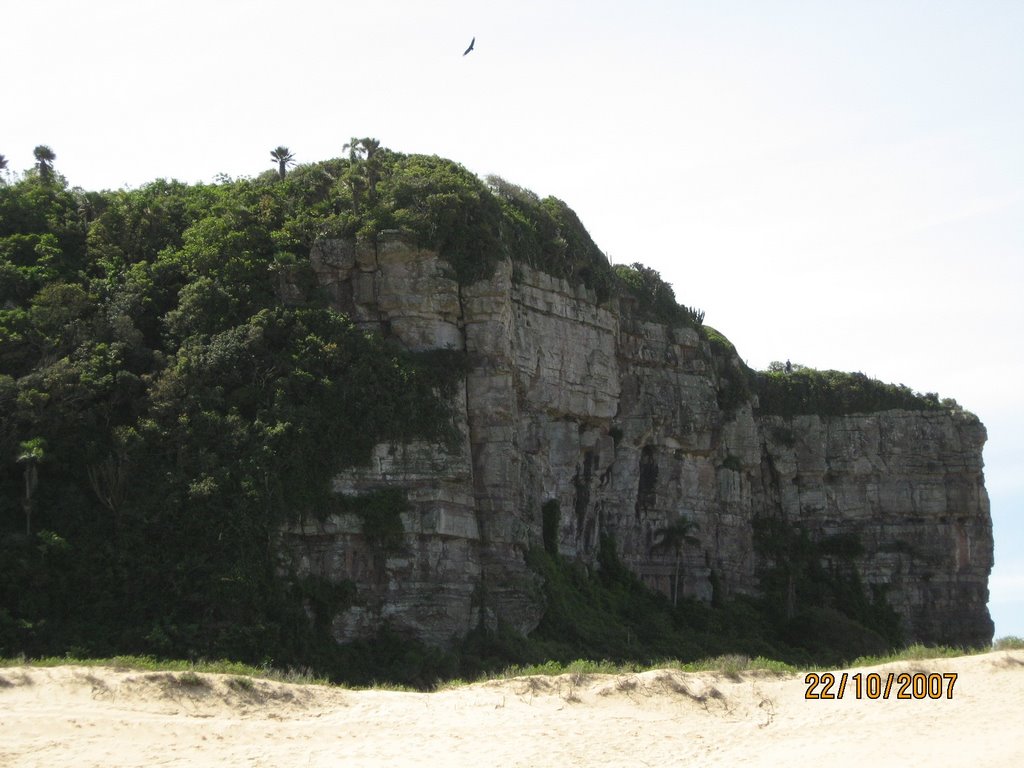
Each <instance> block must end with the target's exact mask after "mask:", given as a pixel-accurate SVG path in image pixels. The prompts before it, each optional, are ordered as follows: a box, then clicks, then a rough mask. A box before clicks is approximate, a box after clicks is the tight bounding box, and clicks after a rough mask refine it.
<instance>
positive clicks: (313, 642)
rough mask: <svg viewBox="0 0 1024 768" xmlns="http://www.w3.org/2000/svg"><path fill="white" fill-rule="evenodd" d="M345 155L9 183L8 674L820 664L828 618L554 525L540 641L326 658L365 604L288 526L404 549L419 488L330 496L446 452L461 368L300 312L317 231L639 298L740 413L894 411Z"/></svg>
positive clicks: (558, 238)
mask: <svg viewBox="0 0 1024 768" xmlns="http://www.w3.org/2000/svg"><path fill="white" fill-rule="evenodd" d="M349 148H350V150H351V151H350V153H349V156H348V157H347V158H341V159H333V160H328V161H325V162H320V163H313V164H309V165H302V166H298V167H295V168H291V166H292V165H293V164H294V159H293V155H292V154H291V153H290V152H289V151H288V149H287V148H286V147H278V148H277V149H275V150H274V151H273V152H272V153H271V154H272V158H273V160H274V162H275V164H276V165H277V168H276V169H275V170H272V171H268V172H267V173H265V174H263V175H261V176H259V177H258V178H255V179H239V180H231V179H223V180H221V181H220V182H219V183H217V184H198V185H187V184H182V183H178V182H175V181H164V180H160V181H155V182H153V183H151V184H148V185H146V186H144V187H142V188H139V189H134V190H118V191H106V192H88V191H83V190H81V189H77V188H69V186H68V184H67V182H66V181H65V180H64V179H63V178H62V177H61V176H60V174H59V173H58V172H57V171H56V170H55V168H54V160H55V155H54V154H53V152H52V150H49V148H46V147H40V148H37V153H36V156H37V167H36V169H35V170H34V171H30V172H28V173H26V174H25V175H24V176H23V177H22V178H20V179H17V180H15V181H12V182H10V183H5V182H4V181H3V179H0V656H2V655H10V654H14V653H27V654H30V655H45V654H62V653H65V652H71V653H76V654H80V655H112V654H117V653H147V654H155V655H160V656H168V657H187V658H197V657H203V656H205V657H208V658H213V657H226V658H232V659H237V660H240V661H246V662H250V663H261V662H264V661H267V660H273V661H274V662H276V663H278V664H285V665H286V664H294V665H301V666H307V667H313V668H315V669H318V670H320V671H322V672H323V673H325V674H328V675H330V676H332V677H334V678H336V679H337V678H345V679H348V680H351V681H355V682H369V681H370V680H371V679H392V680H401V681H405V682H413V683H417V684H429V683H431V682H433V680H434V679H435V678H436V677H444V676H454V675H458V674H463V675H466V674H474V673H476V672H479V671H484V670H488V669H495V668H498V667H500V666H502V665H504V664H507V663H509V662H520V663H527V662H538V661H543V660H545V659H547V658H555V659H560V660H563V661H568V660H570V659H571V658H574V657H577V656H581V655H602V656H607V657H608V658H614V659H622V660H626V659H629V658H634V659H648V660H653V659H654V658H658V657H662V656H686V655H691V656H692V655H699V654H705V653H718V652H725V651H736V650H746V651H749V652H750V653H752V654H758V653H761V654H773V655H775V656H778V657H782V658H793V659H800V658H803V657H804V656H806V655H807V654H809V653H811V651H814V650H820V649H807V648H802V647H801V646H800V645H799V643H798V642H795V641H793V640H792V635H791V634H789V635H787V631H788V630H787V627H789V628H790V629H791V622H792V621H795V620H798V619H799V618H800V617H803V619H802V620H809V619H807V616H808V614H806V613H801V614H800V616H799V617H798V616H786V617H784V618H785V621H783V622H782V623H780V621H779V620H778V617H777V614H778V611H775V613H772V607H771V605H770V604H769V603H765V604H754V603H748V602H739V603H735V604H730V605H719V606H717V607H716V608H709V607H706V606H702V605H700V604H697V603H693V602H690V601H682V602H681V603H680V604H679V605H678V606H674V605H670V604H668V603H667V602H666V601H665V600H664V599H663V598H661V597H659V596H657V595H655V594H653V593H651V592H650V591H648V590H646V589H644V588H643V587H642V586H641V585H640V584H639V583H638V582H636V580H635V579H633V578H632V577H631V576H630V575H629V574H628V572H627V571H626V570H625V569H624V568H622V567H621V566H620V565H618V564H617V562H616V561H615V559H614V550H613V549H611V548H610V547H609V546H608V545H607V543H606V546H605V549H604V551H603V554H602V567H601V568H600V569H599V570H597V571H594V572H590V571H587V570H586V569H583V568H582V567H579V566H577V565H574V564H571V563H566V562H564V561H562V560H561V559H560V558H559V557H558V556H557V554H556V552H555V549H556V548H555V547H554V546H553V545H551V541H550V539H551V532H550V531H549V530H547V529H546V530H545V543H546V544H548V547H547V551H545V550H544V549H539V550H537V551H534V552H533V553H531V555H530V564H531V566H532V567H533V568H534V569H535V570H536V571H537V572H538V573H540V574H541V575H542V576H543V577H544V578H543V581H544V585H545V586H544V590H545V599H546V600H547V604H548V611H547V613H546V614H545V618H544V621H543V622H542V624H541V626H540V627H539V628H538V630H537V631H536V632H535V633H534V634H533V635H532V636H531V638H530V639H525V638H521V637H515V636H514V635H511V634H508V633H506V632H504V631H499V632H498V633H497V634H493V633H489V632H485V631H483V630H481V631H480V632H478V633H474V634H472V635H471V636H470V637H468V638H467V639H466V641H465V643H464V644H463V645H462V647H461V648H459V649H456V651H454V652H451V653H442V652H440V651H437V650H431V649H425V648H421V647H418V646H416V645H415V644H410V643H409V642H408V641H407V640H406V639H404V638H397V637H392V636H390V635H388V634H387V633H385V634H383V635H382V636H381V637H379V638H377V639H376V640H375V642H373V643H355V644H352V645H351V646H347V647H344V648H339V647H337V646H336V645H335V644H333V643H332V642H331V641H330V640H329V637H328V634H327V628H326V618H325V617H329V616H330V615H331V614H332V611H334V610H335V609H336V608H337V606H339V605H341V604H343V603H345V601H347V600H350V599H351V598H352V595H351V594H350V593H349V591H348V590H347V589H346V588H345V587H344V585H343V586H341V587H336V588H335V587H329V585H325V584H323V583H320V582H317V581H316V580H313V579H308V578H305V579H301V578H298V577H296V575H295V574H294V573H290V572H289V571H288V567H287V564H286V563H282V562H281V561H280V560H279V557H278V553H277V550H276V548H275V546H274V542H275V537H276V535H277V532H278V531H279V529H280V527H281V526H282V525H283V524H284V523H286V522H289V521H295V520H299V519H302V518H306V517H311V516H313V517H315V516H321V515H324V514H326V513H328V512H329V511H332V510H336V509H337V507H338V505H339V504H347V505H349V507H346V510H345V511H349V512H352V513H354V514H356V515H358V516H359V517H360V518H361V519H362V521H363V525H364V530H365V533H366V535H367V537H368V539H369V540H371V541H372V542H374V544H375V546H379V547H380V548H382V549H384V550H386V549H388V548H389V547H391V546H393V545H394V543H395V542H396V541H400V539H401V536H402V531H401V520H400V517H399V513H400V512H401V510H402V509H403V508H404V505H405V503H406V502H405V499H404V497H402V495H401V494H396V493H391V492H381V493H377V494H371V495H368V496H366V497H362V498H359V499H353V500H346V501H339V500H338V499H337V498H335V497H332V495H331V494H330V493H329V488H330V478H331V476H332V475H333V474H334V473H335V472H336V471H337V470H338V469H339V468H341V467H344V466H352V465H357V464H359V463H361V462H364V461H366V460H367V458H368V455H369V451H370V448H371V447H372V446H373V445H374V444H376V443H378V442H380V441H383V440H389V439H391V440H395V441H403V440H408V439H410V438H413V437H428V438H431V439H445V438H447V437H450V436H451V429H452V424H451V418H450V413H449V411H448V407H449V406H448V404H449V401H450V397H451V394H452V392H453V389H452V387H453V384H454V380H455V377H456V376H457V374H458V373H459V371H460V366H461V365H462V364H463V361H461V360H459V359H456V358H458V357H459V355H460V353H457V352H455V353H451V352H449V353H440V352H439V353H433V354H419V355H413V354H410V353H408V352H405V351H403V350H402V349H401V348H399V347H398V346H396V345H395V344H393V343H392V342H391V341H390V340H389V339H387V338H381V337H380V336H377V335H367V334H364V333H362V332H360V331H359V330H357V329H356V328H355V327H354V326H353V325H352V324H351V323H350V322H349V321H348V319H347V318H346V317H344V316H343V315H340V314H338V313H336V312H334V311H332V310H331V309H329V308H328V306H327V305H326V303H325V301H324V300H323V299H322V298H321V297H320V296H318V294H317V292H316V290H310V291H308V292H307V294H306V297H305V300H304V302H303V303H301V304H298V305H296V304H294V303H292V304H288V305H284V304H283V303H282V302H281V301H280V300H279V296H278V291H277V289H278V285H279V277H280V275H281V273H282V271H284V272H288V274H290V275H293V274H294V271H295V270H296V269H298V270H299V271H301V267H302V265H303V264H304V263H305V262H306V259H307V258H308V254H309V251H310V248H311V246H312V244H313V243H314V242H315V241H316V240H317V239H318V238H323V237H346V238H366V239H372V238H374V237H376V236H377V234H378V233H379V232H380V231H382V230H387V229H397V230H400V231H402V232H404V233H405V234H406V236H408V237H410V238H412V239H413V240H414V241H416V242H417V243H419V244H421V245H423V246H426V247H430V248H434V249H437V250H438V251H439V252H440V253H441V255H443V256H444V257H445V258H446V259H447V260H448V261H449V262H450V263H451V264H452V266H453V269H454V271H455V275H456V277H457V278H458V280H459V281H461V282H463V283H465V282H471V281H474V280H477V279H480V278H483V277H486V276H488V275H489V274H491V272H492V270H493V269H494V267H495V265H496V264H497V263H498V262H499V260H501V259H504V258H511V259H512V260H513V261H514V263H516V264H525V265H528V266H531V267H534V268H537V269H541V270H544V271H546V272H548V273H551V274H554V275H557V276H561V277H564V278H566V279H567V280H570V281H571V282H573V283H574V284H583V285H585V286H587V287H588V288H589V289H591V290H592V291H594V292H595V294H596V296H597V297H598V300H599V301H605V300H608V299H610V298H612V297H619V298H622V299H624V300H626V301H627V302H629V303H631V304H632V306H634V307H635V308H636V311H637V313H638V314H639V316H640V317H643V318H646V319H651V320H659V321H663V322H669V323H673V324H677V325H684V326H688V327H694V328H698V329H701V332H702V333H704V335H705V338H707V339H708V340H709V342H710V344H711V348H712V349H713V350H714V358H715V362H716V370H717V371H718V373H719V376H720V379H721V381H722V382H723V383H722V391H721V392H720V400H721V401H722V404H723V407H724V408H726V409H727V410H728V408H730V407H732V408H735V407H737V405H738V404H739V403H740V402H743V401H747V400H749V397H750V395H751V393H752V392H753V391H754V388H755V386H756V390H757V393H758V395H759V397H760V398H761V407H762V410H763V411H764V412H768V413H788V412H804V411H802V410H800V409H802V408H811V409H812V410H813V409H817V412H830V411H829V408H832V405H830V403H831V402H832V400H830V399H829V398H834V397H835V396H836V395H835V392H837V391H838V392H842V393H844V394H842V402H843V403H844V405H843V406H842V407H843V408H846V407H855V408H858V407H861V404H862V403H864V402H869V403H870V404H873V406H874V407H877V406H878V405H879V403H880V402H882V401H881V400H879V399H878V396H877V391H876V389H877V388H876V389H872V388H871V387H868V386H866V385H864V386H861V384H860V382H859V379H854V381H855V382H857V383H858V389H857V392H861V391H862V390H863V391H866V392H868V395H869V400H868V401H866V400H864V397H860V399H857V397H854V396H853V395H850V396H847V395H846V394H845V392H846V388H845V387H846V385H845V384H844V381H845V380H839V379H836V378H835V377H831V373H830V372H827V377H826V378H825V379H821V378H820V376H821V375H820V374H817V373H816V372H813V373H812V372H806V371H799V372H796V373H785V372H781V373H779V372H775V373H769V374H765V375H763V376H760V377H758V378H757V379H756V380H755V379H754V377H753V375H752V374H751V373H750V372H749V371H748V369H746V368H745V366H743V365H742V363H740V362H738V358H737V357H736V356H735V351H734V350H732V348H731V345H730V344H729V343H728V342H727V341H726V340H724V337H721V336H720V334H717V332H715V331H713V329H707V328H702V324H703V313H701V312H700V311H699V310H696V309H692V308H688V307H685V306H681V305H679V304H677V303H676V301H675V295H674V293H673V291H672V288H671V287H670V286H669V285H668V284H667V283H665V282H664V281H663V280H662V279H661V277H660V275H658V273H657V272H655V271H654V270H651V269H649V268H647V267H644V266H643V265H640V264H634V265H632V266H624V265H619V266H616V267H613V266H612V265H610V264H609V262H608V260H607V259H606V258H605V257H604V255H603V254H602V253H601V252H600V250H599V249H598V248H597V246H596V245H595V244H594V243H593V241H592V240H591V238H590V236H589V235H588V234H587V232H586V230H585V229H584V228H583V226H582V224H581V223H580V222H579V220H578V218H577V217H576V215H575V214H574V213H573V212H572V211H571V210H570V209H569V208H568V207H567V206H566V205H565V203H563V202H562V201H560V200H557V199H555V198H550V197H549V198H545V199H540V198H538V197H537V196H536V195H534V194H533V193H531V192H529V191H527V190H524V189H522V188H519V187H516V186H514V185H512V184H509V183H508V182H505V181H504V180H502V179H498V178H495V177H492V178H490V179H488V180H487V182H486V183H483V182H481V181H480V180H478V179H477V178H476V177H475V176H473V175H472V174H470V173H468V172H467V171H466V170H465V169H464V168H462V167H461V166H459V165H457V164H455V163H452V162H450V161H447V160H443V159H440V158H437V157H427V156H419V155H402V154H399V153H395V152H392V151H390V150H387V149H385V148H382V147H380V145H379V143H378V142H376V141H374V140H371V139H362V140H355V139H354V140H353V141H352V143H351V144H350V146H349ZM43 150H45V151H43ZM816 377H817V378H816ZM828 377H831V378H828ZM830 387H831V390H830V389H829V388H830ZM897 394H902V393H901V392H899V393H897ZM870 398H873V399H870ZM884 402H890V401H884ZM901 402H902V401H901ZM915 402H916V401H915ZM929 402H930V401H929ZM886 407H891V406H886ZM901 407H907V406H901ZM549 517H550V515H549ZM548 527H550V526H548ZM807 573H808V574H810V575H811V576H815V575H816V574H814V573H811V571H807ZM768 576H769V577H770V578H774V577H772V576H771V574H769V575H768ZM780 578H781V577H780ZM772 583H774V582H772ZM844 585H845V586H844ZM847 587H849V589H847ZM856 587H857V585H856V584H848V583H847V582H846V581H842V580H840V581H837V582H835V584H834V585H833V586H832V587H829V588H828V589H829V590H831V591H829V592H828V593H827V594H826V593H822V594H812V593H811V592H810V591H808V592H807V595H806V597H807V600H806V605H807V606H808V607H814V606H819V605H822V606H823V605H832V604H837V603H838V604H840V605H841V606H846V612H847V614H848V615H849V616H853V617H855V618H856V620H857V621H858V622H862V623H864V624H866V625H872V623H874V624H878V622H879V621H881V622H882V624H883V625H884V624H885V622H886V621H888V618H887V617H886V616H883V615H876V614H875V613H872V612H871V611H872V610H874V609H873V608H872V605H875V603H873V602H870V601H869V602H864V600H863V599H862V598H860V597H857V594H856V589H855V588H856ZM801 589H803V588H801ZM808 589H809V588H808ZM805 591H806V590H805ZM826 591H827V590H826ZM844 600H845V602H843V601H844ZM303 603H305V604H306V605H307V606H309V607H310V609H311V612H312V614H313V618H312V620H310V619H309V618H308V617H307V615H306V613H305V612H304V611H303V610H302V609H301V608H300V606H301V605H302V604H303ZM776 607H777V606H776ZM773 617H775V618H773ZM844 621H846V619H844ZM849 621H853V619H849ZM787 622H789V623H787ZM842 626H844V627H845V626H846V624H843V625H842ZM855 626H856V627H861V624H860V623H858V624H856V625H855ZM884 628H885V627H884V626H883V627H882V629H883V630H884ZM861 629H863V627H861ZM857 632H860V630H857ZM857 632H854V633H853V634H852V635H851V636H854V637H861V638H863V637H865V635H863V633H861V634H857ZM882 634H883V635H884V634H885V633H884V631H883V632H882ZM878 636H879V635H878V634H871V633H869V635H868V637H869V640H870V639H872V638H877V637H878ZM865 642H867V641H865ZM867 644H868V645H870V642H867ZM862 645H863V643H862ZM819 657H820V654H819Z"/></svg>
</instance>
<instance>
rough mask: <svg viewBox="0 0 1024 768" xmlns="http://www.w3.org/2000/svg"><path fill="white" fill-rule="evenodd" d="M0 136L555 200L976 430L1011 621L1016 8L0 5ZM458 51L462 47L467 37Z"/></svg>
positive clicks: (1021, 33) (1022, 590) (114, 1)
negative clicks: (393, 172) (393, 168)
mask: <svg viewBox="0 0 1024 768" xmlns="http://www.w3.org/2000/svg"><path fill="white" fill-rule="evenodd" d="M2 16H3V30H4V33H3V35H2V38H0V73H2V75H0V77H2V79H3V88H2V93H3V100H2V102H0V153H2V154H4V155H5V156H6V157H7V158H8V160H9V163H10V168H11V169H12V170H23V169H25V168H28V167H30V166H31V164H32V149H33V147H35V146H36V145H37V144H48V145H50V146H51V147H52V148H53V150H54V151H55V152H56V154H57V160H56V167H57V169H58V170H59V171H60V172H61V173H63V174H64V175H65V176H66V177H67V178H68V180H69V181H70V183H71V184H72V185H76V186H82V187H85V188H87V189H103V188H116V187H122V186H140V185H142V184H144V183H146V182H148V181H151V180H152V179H154V178H158V177H168V178H170V177H173V178H179V179H181V180H184V181H212V180H213V179H214V177H215V176H216V175H217V174H218V173H227V174H230V175H232V176H247V175H256V174H258V173H260V172H262V171H264V170H267V169H269V168H271V167H272V165H271V161H270V156H269V151H270V150H271V149H272V148H273V147H276V146H277V145H279V144H284V145H286V146H288V147H290V148H291V150H292V151H293V152H294V153H295V155H296V158H297V159H298V160H299V161H300V162H303V161H315V160H321V159H325V158H328V157H335V156H340V155H341V154H342V145H344V144H345V142H347V141H348V140H349V138H350V137H352V136H374V137H376V138H378V139H380V140H381V141H382V143H383V144H384V145H385V146H388V147H390V148H392V149H395V150H398V151H401V152H424V153H428V154H438V155H442V156H445V157H450V158H452V159H454V160H457V161H458V162H460V163H462V164H463V165H465V166H466V167H467V168H469V169H470V170H472V171H474V172H476V173H478V174H480V175H481V176H483V175H486V174H489V173H496V174H499V175H501V176H503V177H505V178H506V179H508V180H509V181H511V182H513V183H516V184H519V185H521V186H525V187H528V188H530V189H532V190H534V191H535V192H537V193H538V194H540V195H542V196H543V195H548V194H551V195H555V196H556V197H559V198H561V199H563V200H565V201H566V202H567V203H568V204H569V205H570V206H571V207H573V208H574V209H575V210H576V212H577V213H578V214H579V215H580V218H581V219H582V220H583V223H584V225H585V226H586V227H587V228H588V229H589V231H590V233H591V235H593V237H594V239H595V241H596V242H597V244H598V245H599V246H600V247H601V248H602V249H604V250H605V251H606V252H607V253H608V254H609V255H610V256H611V257H612V259H613V260H615V261H616V262H633V261H642V262H644V263H645V264H647V265H649V266H652V267H654V268H655V269H658V270H659V271H660V272H661V273H662V275H663V276H664V277H665V278H666V279H668V280H669V281H670V282H671V283H672V284H673V285H674V287H675V289H676V295H677V297H678V298H679V300H680V301H682V302H684V303H687V304H690V305H693V306H697V307H699V308H701V309H703V310H705V311H706V313H707V317H706V322H707V323H708V324H710V325H713V326H715V327H716V328H718V329H719V330H720V331H722V332H723V333H725V334H726V335H727V336H728V337H729V338H730V339H731V340H732V341H733V342H734V343H735V344H736V346H737V348H738V350H739V352H740V354H741V355H742V356H743V357H744V358H746V360H747V362H748V363H749V364H750V365H752V366H753V367H755V368H763V367H765V366H766V365H767V364H768V363H769V362H770V361H772V360H776V359H779V360H785V359H787V358H788V359H791V360H793V361H794V362H801V363H804V364H807V365H812V366H814V367H817V368H838V369H842V370H860V371H863V372H864V373H867V374H869V375H872V376H875V377H877V378H880V379H883V380H886V381H892V382H896V383H905V384H907V385H909V386H911V387H913V388H914V389H918V390H921V391H938V392H939V393H940V394H941V395H943V396H946V397H954V398H956V399H957V400H958V401H959V402H960V403H961V404H963V405H964V406H966V407H967V408H969V409H970V410H972V411H974V412H975V413H977V414H978V415H979V416H980V417H981V418H982V420H983V421H984V422H985V424H986V425H987V427H988V430H989V443H988V446H987V447H986V451H985V459H986V478H987V486H988V489H989V494H990V497H991V500H992V512H993V519H994V524H995V535H996V568H995V571H994V572H993V577H992V582H991V588H992V603H991V609H992V612H993V616H994V618H995V621H996V635H997V636H1003V635H1007V634H1015V635H1021V636H1024V516H1022V512H1024V472H1022V471H1021V470H1022V468H1024V405H1022V401H1021V397H1020V394H1019V393H1020V392H1021V389H1022V384H1024V354H1022V352H1024V342H1022V331H1024V302H1021V300H1020V299H1019V296H1018V294H1019V293H1020V292H1021V290H1022V288H1024V44H1022V41H1024V2H1019V1H1018V0H1003V1H1001V2H1000V1H999V0H948V1H943V0H905V1H901V0H857V2H850V1H849V0H834V1H832V2H830V1H829V0H816V1H815V2H797V1H796V0H794V1H792V2H785V1H784V0H777V1H775V0H748V1H746V2H741V1H738V0H736V1H732V2H730V1H729V0H714V1H712V0H702V1H699V2H698V0H665V1H664V2H658V1H657V0H629V2H626V0H620V1H619V2H606V1H604V0H588V1H587V2H583V1H582V0H581V1H580V2H574V1H566V2H559V1H558V0H540V1H538V0H516V2H490V3H485V2H482V1H480V0H477V1H476V2H456V1H449V0H432V1H431V2H426V1H425V0H376V2H359V3H355V2H347V1H346V0H335V1H334V2H314V1H313V0H291V1H290V2H270V1H265V2H262V1H259V0H248V1H243V0H204V1H203V2H196V1H195V0H173V1H167V0H90V2H84V1H83V0H63V1H62V0H31V1H30V2H29V1H26V0H6V2H4V7H3V13H2ZM473 36H475V37H476V38H477V43H476V50H475V51H473V52H472V53H471V54H469V56H466V57H463V56H462V51H463V50H464V49H465V47H466V45H468V43H469V40H470V38H471V37H473Z"/></svg>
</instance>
